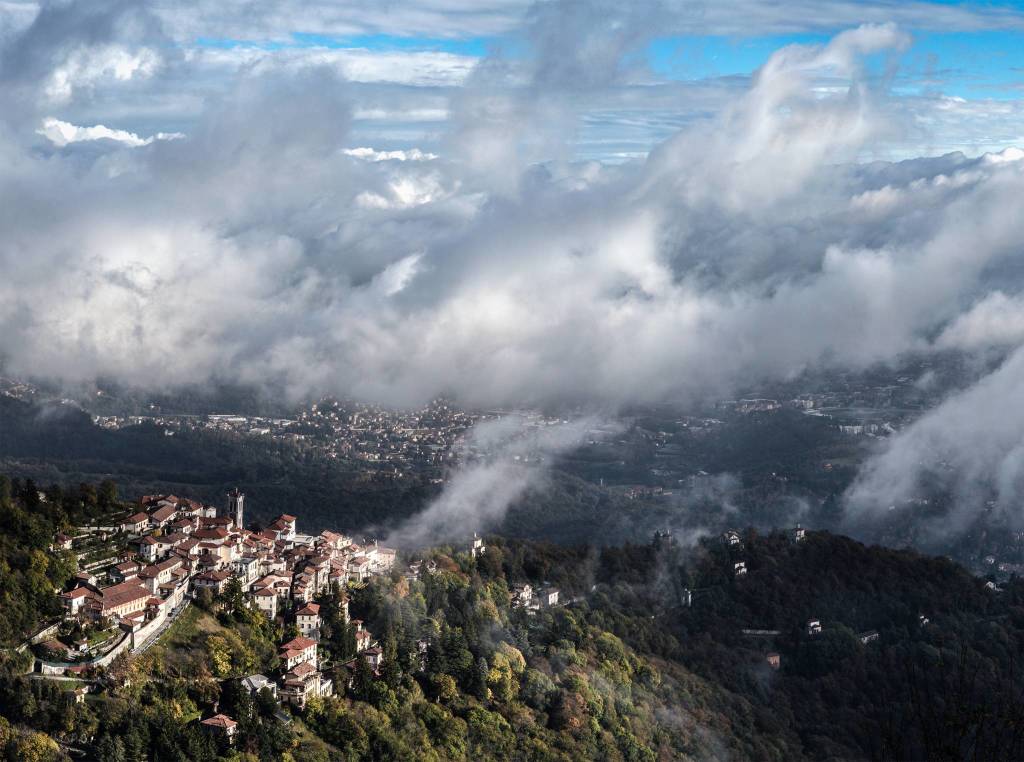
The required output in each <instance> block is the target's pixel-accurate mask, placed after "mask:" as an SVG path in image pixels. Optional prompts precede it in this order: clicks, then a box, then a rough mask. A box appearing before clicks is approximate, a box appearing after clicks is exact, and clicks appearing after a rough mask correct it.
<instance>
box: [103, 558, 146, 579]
mask: <svg viewBox="0 0 1024 762" xmlns="http://www.w3.org/2000/svg"><path fill="white" fill-rule="evenodd" d="M141 568H142V566H141V565H140V564H139V563H138V562H137V561H124V562H123V563H119V564H117V565H116V566H113V567H111V569H110V572H109V573H110V576H111V578H113V579H115V580H117V581H118V582H127V581H128V580H130V579H135V578H136V577H137V576H139V571H140V569H141Z"/></svg>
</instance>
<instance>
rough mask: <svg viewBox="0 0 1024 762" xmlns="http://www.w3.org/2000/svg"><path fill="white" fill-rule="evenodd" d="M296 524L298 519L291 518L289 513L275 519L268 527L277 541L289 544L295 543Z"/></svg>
mask: <svg viewBox="0 0 1024 762" xmlns="http://www.w3.org/2000/svg"><path fill="white" fill-rule="evenodd" d="M295 522H296V519H295V517H294V516H289V515H288V514H287V513H284V514H281V515H280V516H278V517H277V518H276V519H274V521H273V522H271V524H270V526H269V527H267V530H268V531H270V532H273V533H274V537H275V539H278V540H285V541H289V542H290V541H294V540H295Z"/></svg>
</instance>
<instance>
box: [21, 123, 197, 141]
mask: <svg viewBox="0 0 1024 762" xmlns="http://www.w3.org/2000/svg"><path fill="white" fill-rule="evenodd" d="M36 132H37V133H38V134H40V135H42V136H43V137H45V138H46V139H47V140H49V141H50V142H51V143H53V144H54V145H55V146H57V147H58V148H63V147H64V146H66V145H69V144H71V143H79V142H82V141H92V140H112V141H114V142H115V143H124V144H125V145H127V146H131V147H132V148H137V147H139V146H148V145H149V144H150V143H152V142H153V141H154V140H179V139H181V138H183V137H185V135H184V134H183V133H181V132H158V133H157V134H156V135H150V136H149V137H147V138H141V137H139V136H138V135H136V134H135V133H134V132H128V131H127V130H116V129H111V128H110V127H105V126H104V125H102V124H97V125H95V126H93V127H79V126H78V125H74V124H71V123H70V122H62V121H61V120H60V119H56V118H54V117H47V118H46V119H44V120H43V123H42V125H41V126H40V127H39V129H38V130H36Z"/></svg>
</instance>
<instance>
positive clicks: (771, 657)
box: [764, 652, 782, 669]
mask: <svg viewBox="0 0 1024 762" xmlns="http://www.w3.org/2000/svg"><path fill="white" fill-rule="evenodd" d="M764 660H765V661H766V662H768V666H769V667H771V668H772V669H778V668H779V667H780V666H781V665H782V657H781V656H779V655H778V654H777V653H774V652H773V653H770V654H768V655H767V656H765V657H764Z"/></svg>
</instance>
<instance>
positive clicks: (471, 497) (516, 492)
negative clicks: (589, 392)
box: [386, 415, 607, 547]
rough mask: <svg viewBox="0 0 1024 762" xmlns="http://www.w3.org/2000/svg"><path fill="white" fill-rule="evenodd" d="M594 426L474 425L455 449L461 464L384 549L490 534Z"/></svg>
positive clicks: (515, 421) (588, 421)
mask: <svg viewBox="0 0 1024 762" xmlns="http://www.w3.org/2000/svg"><path fill="white" fill-rule="evenodd" d="M599 425H607V423H606V422H603V421H601V420H599V419H596V418H591V417H583V418H578V419H575V420H573V421H564V422H561V423H543V422H541V423H539V424H538V423H537V422H536V421H531V420H528V419H525V418H522V417H520V416H515V415H511V416H504V417H502V418H497V419H493V420H488V421H484V422H482V423H479V424H477V425H476V426H474V427H473V428H472V429H470V431H469V432H468V433H467V436H466V438H465V440H464V441H463V442H462V443H461V445H460V447H459V448H458V451H457V452H458V456H459V458H460V460H461V461H462V465H461V466H460V467H459V468H458V469H456V470H455V471H454V472H453V473H452V474H451V475H450V479H449V480H448V482H447V483H446V484H445V487H444V490H443V491H442V492H441V495H440V496H439V497H438V498H437V499H436V500H434V501H433V502H432V503H430V505H428V506H427V507H426V508H425V509H424V510H423V511H421V512H420V513H418V514H417V515H416V516H414V517H413V518H411V519H409V520H408V521H406V522H405V523H404V524H402V525H401V526H399V527H398V528H397V529H395V530H394V531H392V532H391V533H390V534H389V535H388V538H387V540H386V544H390V545H397V546H399V547H421V546H424V545H431V544H437V543H439V542H462V543H465V541H466V540H467V539H468V538H470V537H471V536H472V534H473V533H474V532H484V531H487V530H489V529H493V528H494V527H496V526H497V525H498V524H500V523H501V521H502V519H504V518H505V516H506V514H507V513H508V510H509V509H510V508H511V507H512V506H513V504H514V503H515V502H516V501H517V500H519V499H520V498H522V497H523V496H524V495H526V494H527V493H528V492H529V491H530V490H531V489H540V488H541V487H542V486H543V485H544V482H545V480H546V478H547V475H548V473H549V469H550V467H551V465H552V462H553V460H554V459H556V458H557V457H558V456H559V455H561V454H563V453H566V452H568V451H570V450H572V449H573V448H575V447H578V446H579V445H580V444H582V443H583V442H584V441H585V439H586V435H587V433H588V432H589V431H590V430H591V429H593V428H595V427H597V426H599Z"/></svg>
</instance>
